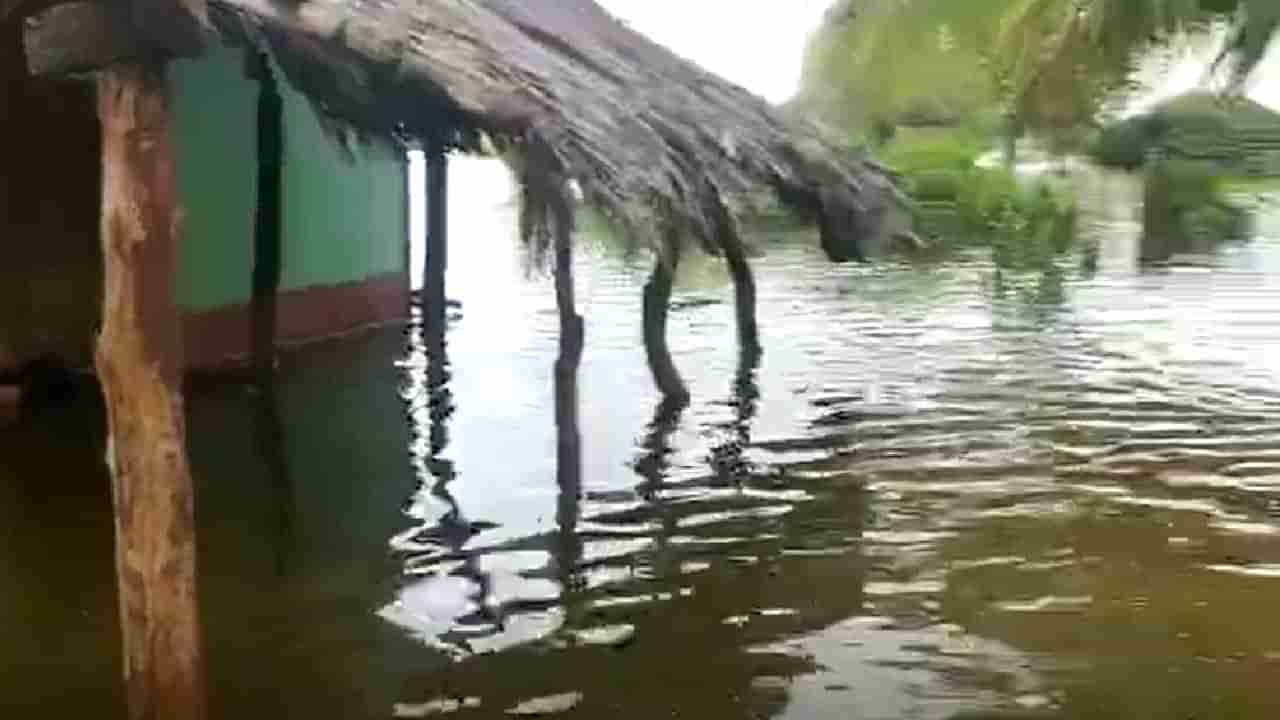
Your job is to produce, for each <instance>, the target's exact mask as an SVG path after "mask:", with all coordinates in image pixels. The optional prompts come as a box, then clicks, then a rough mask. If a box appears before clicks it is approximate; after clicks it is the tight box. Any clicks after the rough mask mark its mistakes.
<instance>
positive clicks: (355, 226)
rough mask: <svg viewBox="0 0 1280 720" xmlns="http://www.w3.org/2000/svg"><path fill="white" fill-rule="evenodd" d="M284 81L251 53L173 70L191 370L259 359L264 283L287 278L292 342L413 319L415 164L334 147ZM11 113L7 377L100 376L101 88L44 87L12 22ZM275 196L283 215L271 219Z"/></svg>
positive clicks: (3, 74)
mask: <svg viewBox="0 0 1280 720" xmlns="http://www.w3.org/2000/svg"><path fill="white" fill-rule="evenodd" d="M269 69H270V68H269V66H266V65H264V64H263V63H261V62H260V61H259V59H258V58H257V57H255V56H246V53H245V52H244V51H243V50H240V49H233V48H216V49H213V50H212V51H211V52H209V53H206V54H205V55H202V56H201V57H198V58H192V59H189V60H183V61H180V62H176V63H174V64H173V66H172V67H171V69H170V72H169V91H170V93H171V113H172V137H173V142H174V151H175V152H176V154H177V157H178V162H177V165H176V186H177V199H178V204H179V205H180V206H181V207H182V210H183V213H182V214H183V222H182V231H181V238H180V241H179V243H178V257H177V267H176V270H175V273H176V275H175V278H174V288H173V289H174V294H175V299H176V301H177V304H178V308H179V310H180V311H181V312H182V315H183V326H184V331H185V332H184V346H185V347H184V350H185V353H184V356H185V363H186V366H187V367H188V368H194V369H202V370H203V369H221V368H226V367H228V366H230V365H233V364H236V363H240V362H242V361H244V360H247V359H248V357H249V355H250V352H251V349H252V342H251V338H252V335H253V332H252V325H253V323H252V320H253V318H252V313H251V312H250V306H251V304H252V298H253V294H254V284H255V283H254V271H255V268H258V270H259V275H261V274H262V271H263V270H266V269H267V268H266V266H267V265H271V264H275V265H278V269H277V270H276V272H278V273H279V290H280V297H279V300H278V316H279V326H278V328H277V332H276V334H277V339H278V340H279V341H280V342H282V343H284V342H288V343H294V342H302V341H307V340H313V339H316V338H319V337H325V336H329V335H334V334H338V333H343V332H346V331H349V330H352V329H355V328H357V327H361V326H364V325H368V324H372V323H378V322H384V321H388V320H399V319H401V318H402V317H403V315H404V307H405V304H406V302H407V298H408V287H409V284H408V273H409V268H408V262H409V261H408V255H407V238H408V227H407V225H408V207H407V204H408V183H407V174H406V167H405V165H406V164H405V158H404V153H403V152H402V151H401V150H400V149H399V148H397V147H395V146H393V144H392V143H389V142H379V143H371V144H368V145H367V146H361V147H356V146H353V147H351V148H349V149H348V148H343V147H341V146H339V145H337V144H334V143H331V142H329V141H328V139H327V133H326V130H325V129H324V128H323V127H322V125H321V123H320V122H319V120H318V118H317V116H316V114H315V113H314V112H313V111H312V110H311V106H310V104H309V103H308V101H307V100H306V99H305V98H304V97H303V96H301V95H300V94H299V93H298V92H297V91H296V90H294V89H293V88H292V87H291V86H290V85H289V83H288V81H287V80H284V79H282V78H280V77H279V75H280V74H279V72H274V73H271V74H268V75H264V74H263V73H262V71H263V70H269ZM264 81H265V82H264ZM0 108H3V112H2V113H0V129H3V132H0V157H4V158H5V161H6V163H7V168H8V169H9V170H8V172H6V173H4V174H3V175H0V237H3V238H5V239H6V241H7V243H6V261H5V263H4V264H3V266H2V267H0V375H3V374H5V373H7V372H8V373H12V372H15V371H17V370H18V369H20V368H22V367H24V366H26V365H28V364H30V363H31V362H33V361H53V362H56V363H58V364H59V365H62V366H66V367H72V368H83V367H88V366H89V365H91V364H92V338H93V335H94V330H95V328H96V326H97V323H98V318H99V314H100V310H101V304H100V302H99V296H100V288H101V285H102V279H101V278H102V252H101V250H100V246H99V243H98V218H99V204H100V195H101V188H100V183H99V166H100V164H101V153H100V144H101V143H100V138H99V129H98V125H97V122H96V119H95V114H94V99H93V91H92V88H91V87H90V86H89V85H88V84H87V83H83V82H77V81H69V80H67V79H62V78H32V77H30V75H29V74H28V72H27V63H26V61H25V58H24V57H23V49H22V23H21V22H18V21H16V19H13V18H11V19H10V20H9V21H7V22H4V23H3V24H0ZM46 138H55V139H56V141H54V142H50V141H48V140H46ZM262 171H266V172H268V173H269V175H268V177H267V178H265V179H262V180H261V181H260V177H259V174H260V172H262ZM272 172H274V173H275V176H276V177H275V179H274V180H273V179H272V178H271V176H270V173H272ZM260 190H261V191H274V192H275V194H276V195H277V196H278V197H277V198H276V199H275V200H272V199H271V198H270V197H267V198H260V192H259V191H260ZM270 194H271V193H270V192H267V195H270ZM260 199H265V200H266V202H267V204H270V203H271V202H275V204H276V205H277V206H278V207H277V208H276V210H275V211H274V212H273V211H270V210H268V211H267V212H259V210H258V206H259V203H260ZM268 215H277V216H278V227H276V228H275V229H273V230H271V234H272V235H274V241H273V242H272V243H266V242H259V243H257V244H256V245H255V242H254V236H255V222H256V221H257V220H258V219H260V218H262V219H265V218H266V217H267V216H268ZM268 245H274V246H275V247H267V246H268ZM255 247H256V248H257V249H258V250H270V252H269V253H267V255H268V256H269V257H263V255H261V254H258V255H255Z"/></svg>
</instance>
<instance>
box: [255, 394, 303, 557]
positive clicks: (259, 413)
mask: <svg viewBox="0 0 1280 720" xmlns="http://www.w3.org/2000/svg"><path fill="white" fill-rule="evenodd" d="M284 442H285V439H284V422H283V420H282V419H281V417H280V406H279V400H278V397H277V395H276V386H275V382H274V380H273V379H271V378H270V376H265V377H264V376H260V377H259V384H258V394H257V397H256V399H255V403H254V408H253V445H254V450H255V452H256V454H257V456H258V458H259V460H261V461H262V464H263V466H264V467H265V469H266V473H267V479H268V482H269V483H270V485H271V495H272V497H271V500H272V512H271V529H272V531H273V533H274V534H275V546H276V575H277V577H281V578H283V577H284V576H285V575H286V574H287V572H288V567H289V558H288V547H289V538H290V536H291V535H292V534H293V480H292V478H291V477H290V475H289V461H288V456H287V455H286V453H285V449H284Z"/></svg>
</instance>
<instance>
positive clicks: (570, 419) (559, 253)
mask: <svg viewBox="0 0 1280 720" xmlns="http://www.w3.org/2000/svg"><path fill="white" fill-rule="evenodd" d="M548 194H549V195H550V197H549V198H548V202H549V203H550V205H551V207H550V210H551V219H552V225H553V231H554V232H555V283H556V308H557V310H558V311H559V315H560V354H559V356H558V357H557V358H556V368H555V395H556V430H557V433H556V434H557V455H556V461H557V462H556V467H557V478H558V484H559V485H560V495H561V507H560V511H559V512H558V514H559V515H563V514H564V513H565V512H567V511H568V510H569V509H570V506H568V505H566V503H568V502H569V500H570V499H572V502H573V503H574V505H573V507H576V503H577V501H578V494H579V493H580V492H581V486H582V450H581V445H582V441H581V437H580V432H579V429H578V366H579V365H580V364H581V363H582V349H583V345H584V344H585V339H586V338H585V336H586V327H585V322H584V321H583V319H582V316H581V315H579V314H578V310H577V291H576V289H575V287H574V281H573V224H574V219H573V207H572V205H571V203H570V201H569V196H568V190H567V188H566V187H565V186H564V184H563V183H559V184H558V187H557V188H556V190H555V191H554V192H551V193H548ZM565 517H568V516H565ZM565 517H562V522H561V526H562V527H564V526H565V525H566V522H567V521H566V520H565ZM574 517H576V515H575V516H574Z"/></svg>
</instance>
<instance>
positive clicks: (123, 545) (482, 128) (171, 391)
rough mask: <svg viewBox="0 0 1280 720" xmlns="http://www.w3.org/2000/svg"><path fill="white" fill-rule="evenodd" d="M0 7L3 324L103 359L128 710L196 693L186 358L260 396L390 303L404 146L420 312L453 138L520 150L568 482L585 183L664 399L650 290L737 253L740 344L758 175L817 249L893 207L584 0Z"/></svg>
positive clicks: (671, 368)
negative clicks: (642, 271)
mask: <svg viewBox="0 0 1280 720" xmlns="http://www.w3.org/2000/svg"><path fill="white" fill-rule="evenodd" d="M0 27H3V29H4V33H5V34H4V43H3V53H4V54H3V55H0V72H2V73H3V77H4V82H5V84H4V92H5V93H6V96H5V98H4V103H5V104H4V108H5V115H4V117H3V118H0V122H3V123H4V124H5V125H6V126H7V128H6V129H7V132H6V133H5V134H4V138H5V140H4V141H3V142H4V143H5V148H4V149H5V151H6V152H5V155H4V158H5V162H6V163H7V166H6V168H7V169H8V170H9V171H8V172H6V173H5V185H4V187H5V196H4V197H5V200H6V202H5V206H4V207H5V210H4V212H5V215H4V217H3V229H4V232H5V237H6V238H7V239H10V243H9V245H10V246H12V247H19V250H18V251H17V252H18V258H19V260H18V261H17V262H16V263H13V262H10V263H7V264H6V267H5V270H4V271H3V272H4V273H5V274H6V276H7V278H6V280H5V283H4V286H5V290H4V292H7V293H12V298H13V300H12V301H11V302H9V308H10V312H14V311H15V310H16V315H15V317H14V318H12V319H9V318H5V319H4V320H3V321H0V347H3V348H6V349H5V352H6V354H7V355H8V356H9V359H8V360H7V362H8V364H9V365H10V366H13V367H20V366H21V365H23V364H24V363H25V362H27V361H28V360H30V359H32V358H39V357H50V356H51V357H55V358H59V359H60V360H62V361H63V362H66V363H68V364H71V365H77V366H88V365H89V358H90V357H91V356H92V367H93V368H94V370H95V372H96V375H97V378H98V380H99V382H100V384H101V386H102V392H103V400H104V405H105V415H106V425H107V430H108V434H107V440H106V452H105V455H106V465H107V467H108V469H109V471H110V475H111V478H112V491H113V492H112V495H113V498H114V506H115V522H114V529H115V535H116V572H117V578H116V580H117V583H118V588H119V606H120V621H121V635H122V646H123V655H124V667H125V678H124V679H125V688H126V692H125V695H126V700H127V704H128V707H129V717H131V718H158V717H165V718H200V717H203V716H204V700H203V698H204V691H203V684H204V672H203V665H204V660H203V650H202V648H203V645H204V643H203V642H202V637H201V629H200V622H199V620H200V613H199V611H198V598H199V594H198V592H197V584H196V578H197V573H196V540H195V521H194V517H195V512H196V511H195V504H196V498H195V497H194V492H193V483H192V475H193V474H196V473H217V472H219V471H220V470H219V467H218V466H217V464H216V463H214V464H206V465H203V466H199V465H197V466H194V467H193V464H192V462H191V460H190V459H189V458H188V454H187V440H188V438H187V417H186V413H185V407H184V400H183V374H184V372H185V371H186V370H188V369H190V368H192V367H203V366H210V367H217V366H221V365H225V364H227V363H229V362H234V361H236V360H243V359H245V358H249V359H250V360H251V361H252V362H253V364H254V365H255V367H257V368H258V369H259V370H262V371H263V372H262V373H261V374H259V375H258V376H257V377H256V380H257V382H258V383H259V385H260V387H261V388H262V389H264V390H267V396H268V397H270V394H269V386H270V384H271V382H272V379H271V368H272V365H273V363H272V356H273V354H274V353H273V350H274V348H275V347H276V346H277V345H278V344H280V343H282V342H297V341H304V340H308V339H313V338H316V337H322V336H326V335H332V334H336V333H341V332H344V331H347V330H351V329H353V328H357V327H360V326H362V325H368V324H372V323H377V322H380V321H386V320H391V319H394V318H395V317H396V315H397V313H399V314H400V315H401V317H405V316H407V292H408V285H409V283H408V281H407V277H406V274H407V264H408V258H409V253H408V250H407V248H408V245H407V242H406V234H407V233H406V225H407V217H408V203H407V199H408V198H407V190H406V188H407V185H406V182H407V181H406V174H405V168H404V164H403V161H402V157H403V151H404V150H405V149H406V148H407V147H409V146H410V145H413V144H416V145H420V146H422V147H425V149H426V154H427V158H428V164H429V167H430V168H431V170H430V171H429V174H428V183H427V185H428V187H427V198H426V205H427V212H428V225H429V230H428V237H427V239H426V245H427V265H428V270H427V277H426V284H425V288H424V304H425V307H426V310H427V313H428V315H431V316H433V317H435V318H436V319H437V321H442V318H443V314H444V304H445V303H444V289H443V255H444V252H443V248H444V243H445V240H446V236H445V229H446V227H447V225H446V222H445V203H444V199H445V193H446V188H447V180H446V177H447V175H446V172H445V170H446V168H447V161H446V158H447V155H448V154H449V153H450V152H454V151H472V152H484V153H490V154H495V153H497V154H502V155H503V156H504V157H506V158H507V159H508V160H509V162H510V164H511V165H512V167H513V169H514V172H515V174H516V176H517V178H518V180H519V184H520V187H521V206H522V211H521V217H520V222H519V230H520V235H521V236H522V237H523V238H524V239H525V240H526V241H527V242H528V243H529V244H530V245H532V246H534V247H536V248H540V249H542V250H545V251H546V254H547V256H548V257H550V258H552V260H551V263H550V264H552V265H553V267H554V272H553V274H554V278H555V284H556V296H557V305H558V317H559V326H560V332H561V345H560V359H559V361H558V362H557V364H556V372H555V381H556V386H557V400H558V401H557V407H556V424H557V427H558V434H559V451H560V452H559V454H558V456H557V462H558V465H559V475H560V479H561V482H562V483H563V484H564V485H565V486H567V487H572V486H574V484H575V482H580V481H575V480H574V478H575V476H576V475H577V474H578V472H579V471H578V470H577V469H576V466H577V465H578V463H579V462H580V461H579V460H578V452H579V445H578V440H577V435H578V432H579V431H578V418H577V409H576V408H577V391H576V372H577V366H578V361H579V359H580V357H581V353H582V347H583V342H584V325H583V319H582V317H581V316H580V315H579V314H578V308H577V303H576V298H575V292H574V284H573V275H572V267H573V265H572V259H573V230H574V209H575V205H576V202H577V201H576V197H577V196H578V195H579V193H580V194H581V196H582V198H583V200H584V201H585V203H587V204H589V205H591V206H593V207H595V208H596V209H598V210H600V211H601V212H602V213H603V214H604V215H605V216H606V217H608V218H609V219H610V221H611V222H612V223H613V224H615V225H616V226H617V227H618V228H619V230H620V232H622V233H623V234H624V235H626V236H627V237H629V238H631V239H632V241H633V242H635V243H636V244H638V245H643V246H647V247H649V248H651V249H652V250H653V255H654V257H655V258H656V260H655V262H654V265H653V270H652V278H651V280H650V282H649V284H648V285H647V286H646V287H645V289H644V300H645V302H644V340H645V344H646V347H647V349H648V351H649V352H648V357H649V364H650V368H651V370H652V373H653V377H654V380H655V381H656V383H657V385H658V386H659V387H660V389H661V390H662V391H663V392H664V393H665V394H667V395H670V396H675V397H679V396H682V395H683V396H686V397H687V394H688V393H687V390H686V389H685V387H684V385H683V382H682V381H681V379H680V376H679V373H678V371H677V370H676V368H675V364H674V361H673V360H672V358H671V353H670V351H669V350H668V349H667V347H666V342H665V334H666V314H667V305H668V302H669V299H670V295H671V292H672V279H673V275H674V270H675V268H676V266H677V264H678V263H679V259H680V257H681V255H682V254H683V253H685V252H687V251H690V250H693V249H695V248H701V249H703V250H706V251H708V252H710V253H712V254H715V255H719V256H722V257H723V258H724V259H725V260H726V261H727V266H728V267H729V270H730V274H731V276H732V278H733V280H734V283H735V288H736V290H737V293H736V297H737V301H736V307H737V318H738V328H737V329H738V334H739V342H740V344H741V346H742V348H743V350H744V352H745V354H746V355H748V356H754V355H756V354H758V350H759V345H758V337H757V330H756V327H755V301H756V290H755V285H754V280H753V276H752V273H751V269H750V267H749V265H748V263H747V253H746V248H745V244H744V241H743V238H742V236H741V234H740V232H739V228H738V221H737V218H738V217H739V216H740V215H741V214H742V213H743V212H744V210H745V208H743V207H741V206H740V204H739V199H740V198H744V197H751V196H752V195H753V193H755V192H756V191H757V190H759V189H761V188H764V189H768V190H771V191H772V192H773V193H774V194H775V195H776V196H777V197H778V198H779V200H780V201H781V202H782V203H783V204H785V205H788V206H790V207H792V208H794V209H795V210H796V211H797V212H799V213H801V214H802V215H804V216H806V217H807V218H809V219H811V220H813V221H814V222H815V223H816V224H817V226H818V228H819V230H820V232H819V233H818V236H819V237H820V241H821V244H822V246H823V249H824V250H825V251H826V252H827V254H828V255H829V256H830V257H832V258H834V259H852V258H854V257H857V256H858V243H859V242H860V240H861V239H862V238H864V237H867V236H869V235H872V234H874V233H875V232H876V231H877V228H878V225H879V224H880V223H881V221H882V219H883V218H884V217H885V216H886V215H887V213H888V208H889V206H891V205H892V204H894V203H896V202H898V201H897V199H896V190H895V188H894V187H893V183H892V181H890V180H889V179H888V176H887V175H886V173H885V172H884V171H883V170H882V169H880V168H879V167H878V166H876V165H875V164H874V163H872V162H870V161H868V160H864V159H860V158H855V157H850V156H849V154H848V153H845V152H843V151H841V150H840V149H839V148H837V147H835V146H833V145H831V144H829V143H828V142H826V141H825V140H824V139H823V138H822V137H821V136H819V134H818V133H817V132H816V131H815V130H814V129H813V128H811V127H810V126H807V125H805V124H803V123H799V122H795V121H793V120H792V119H790V118H787V117H785V116H783V115H782V114H781V113H779V112H777V111H776V110H774V109H773V108H772V107H770V106H769V105H768V104H767V103H765V102H764V101H763V100H761V99H759V98H757V97H755V96H753V95H751V94H750V93H748V92H747V91H745V90H743V89H741V88H739V87H737V86H734V85H732V84H730V83H728V82H726V81H724V80H722V79H720V78H717V77H715V76H713V75H711V74H709V73H707V72H705V71H703V70H701V69H700V68H698V67H697V66H695V65H694V64H692V63H690V62H688V61H685V60H683V59H681V58H679V57H677V56H676V55H674V54H673V53H671V52H670V51H668V50H667V49H665V48H663V47H661V46H659V45H657V44H655V43H653V42H651V41H649V40H647V39H646V38H644V37H643V36H641V35H640V34H638V33H636V32H635V31H633V30H632V29H630V28H629V27H627V26H626V25H624V24H623V23H621V22H619V21H617V20H616V19H614V18H613V17H612V16H610V15H609V14H607V13H606V12H604V11H603V10H602V9H601V8H600V7H599V6H598V5H596V4H595V3H594V2H591V1H590V0H572V1H568V0H566V1H565V2H557V3H533V4H531V3H525V2H517V1H515V0H480V1H478V2H471V3H455V2H435V1H430V2H423V1H415V2H384V1H379V2H375V1H373V0H355V1H352V2H334V1H330V0H314V1H312V2H301V3H299V2H293V1H289V2H285V1H283V0H280V1H276V0H214V1H211V2H205V0H181V1H179V0H173V1H171V2H166V1H163V0H130V1H129V2H124V3H110V4H108V3H94V2H80V3H57V2H54V3H50V2H47V1H44V0H32V1H30V2H24V1H23V0H17V1H16V2H14V1H9V0H6V1H5V2H3V3H0ZM31 76H35V77H31ZM84 76H90V77H91V79H92V82H89V83H84V82H82V83H80V84H75V83H72V82H68V80H67V78H70V77H84ZM15 169H16V170H15ZM15 238H16V241H15ZM439 324H440V323H439V322H437V323H436V325H437V331H439ZM575 495H576V494H575Z"/></svg>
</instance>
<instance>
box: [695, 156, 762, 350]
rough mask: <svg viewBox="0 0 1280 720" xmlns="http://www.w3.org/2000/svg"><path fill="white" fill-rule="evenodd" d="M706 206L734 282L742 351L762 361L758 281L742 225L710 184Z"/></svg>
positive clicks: (718, 244)
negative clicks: (758, 316) (757, 304)
mask: <svg viewBox="0 0 1280 720" xmlns="http://www.w3.org/2000/svg"><path fill="white" fill-rule="evenodd" d="M704 198H705V200H704V202H705V203H706V206H707V214H708V215H709V216H710V217H711V221H712V223H713V226H714V227H713V230H712V231H713V232H714V233H715V244H716V246H718V247H719V248H720V251H721V252H722V253H723V254H724V259H725V262H726V263H727V264H728V266H729V277H730V278H732V279H733V292H734V300H735V306H736V310H737V319H738V350H739V352H740V353H741V354H742V356H743V358H745V359H747V360H749V361H750V360H752V359H753V358H754V359H758V358H759V355H760V352H761V349H760V329H759V327H758V326H757V324H756V278H755V275H754V274H753V273H752V272H751V262H750V261H749V260H748V259H747V251H746V247H745V245H744V244H743V242H742V233H741V232H739V230H738V223H737V221H736V220H735V219H734V217H733V213H731V212H730V211H729V207H728V205H726V204H725V202H724V199H723V197H722V196H721V194H720V192H719V191H718V189H717V188H715V187H714V186H712V185H711V184H710V182H709V181H708V183H707V189H706V193H705V195H704Z"/></svg>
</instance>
